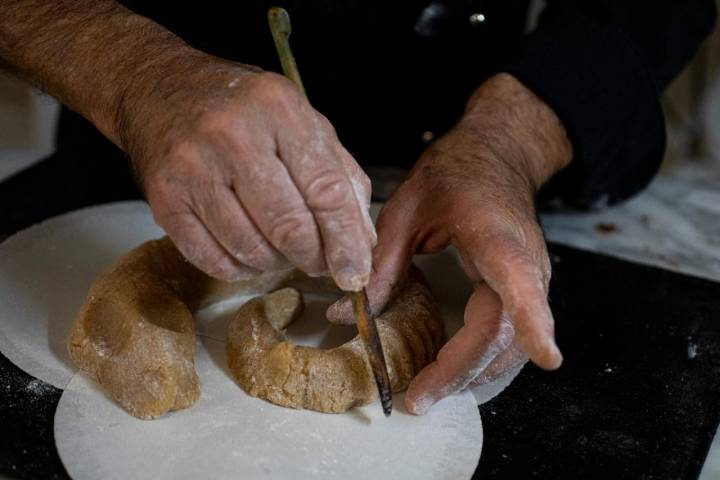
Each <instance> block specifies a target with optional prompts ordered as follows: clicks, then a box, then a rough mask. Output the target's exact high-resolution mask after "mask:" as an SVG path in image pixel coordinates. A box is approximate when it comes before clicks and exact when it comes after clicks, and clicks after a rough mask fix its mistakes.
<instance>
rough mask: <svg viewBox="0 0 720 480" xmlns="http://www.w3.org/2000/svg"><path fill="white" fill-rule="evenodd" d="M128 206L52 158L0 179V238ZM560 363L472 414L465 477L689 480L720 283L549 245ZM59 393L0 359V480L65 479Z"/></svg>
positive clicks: (89, 171)
mask: <svg viewBox="0 0 720 480" xmlns="http://www.w3.org/2000/svg"><path fill="white" fill-rule="evenodd" d="M128 198H139V194H138V192H137V191H136V190H135V189H134V188H133V187H132V184H131V183H130V181H129V175H128V173H127V169H126V168H125V167H124V165H122V164H121V163H118V162H115V163H114V164H103V163H101V162H98V161H95V159H92V158H86V159H83V158H78V157H77V156H72V157H69V156H67V155H64V154H59V155H56V156H54V157H52V158H50V159H48V160H47V161H45V162H43V163H41V164H39V165H37V166H35V167H32V168H31V169H29V170H27V171H24V172H23V173H21V174H19V175H16V176H15V177H12V178H10V179H8V180H6V181H5V182H2V183H0V205H2V206H3V207H2V211H1V212H2V213H0V238H2V237H3V236H6V235H9V234H12V233H14V232H15V231H17V230H19V229H21V228H24V227H26V226H28V225H31V224H32V223H35V222H37V221H40V220H42V219H44V218H48V217H50V216H53V215H57V214H59V213H62V212H66V211H69V210H73V209H76V208H79V207H82V206H87V205H94V204H100V203H106V202H110V201H116V200H124V199H128ZM550 250H551V254H552V259H553V264H554V278H553V282H552V289H551V306H552V309H553V312H554V314H555V318H556V322H557V337H558V343H559V345H560V347H561V349H562V350H563V353H564V355H565V363H564V365H563V367H562V368H561V369H560V370H559V371H558V372H554V373H547V372H543V371H541V370H539V369H537V368H535V367H533V366H531V365H528V366H527V367H526V368H525V369H524V370H523V371H522V372H521V374H520V375H519V376H518V377H517V379H516V380H515V381H514V382H513V383H512V385H510V386H509V387H508V388H507V390H505V391H504V392H503V393H502V394H501V395H500V396H499V397H497V398H495V399H494V400H492V401H490V402H488V403H487V404H485V405H483V406H481V407H480V411H481V413H482V419H483V426H484V429H485V444H484V446H483V452H482V458H481V460H480V464H479V466H478V469H477V472H476V474H475V476H474V477H473V478H483V479H500V478H513V479H514V478H547V479H551V478H552V479H555V478H573V479H576V478H603V479H607V478H642V479H646V478H647V479H650V478H663V479H664V478H681V479H685V478H688V479H689V478H697V476H698V473H699V472H700V469H701V467H702V463H703V461H704V459H705V456H706V454H707V451H708V448H709V446H710V442H711V441H712V437H713V434H714V432H715V430H716V428H717V426H718V422H719V421H720V284H717V283H713V282H708V281H705V280H700V279H696V278H691V277H688V276H684V275H679V274H676V273H671V272H667V271H664V270H660V269H656V268H650V267H644V266H640V265H636V264H632V263H629V262H624V261H621V260H616V259H612V258H609V257H605V256H602V255H596V254H592V253H587V252H582V251H578V250H574V249H571V248H567V247H562V246H559V245H551V246H550ZM61 393H62V391H61V390H58V389H56V388H54V387H51V386H49V385H46V384H44V383H42V382H40V381H38V380H35V379H33V378H32V377H30V376H29V375H27V374H25V373H24V372H22V371H20V370H19V369H18V368H17V367H15V366H14V365H13V364H11V363H10V362H9V361H8V360H7V359H6V358H5V357H4V356H2V355H0V425H1V426H2V433H1V434H0V474H5V475H9V476H11V477H17V478H27V479H45V478H66V477H67V473H66V472H65V470H64V468H63V466H62V463H61V462H60V459H59V457H58V454H57V450H56V448H55V444H54V440H53V427H52V425H53V415H54V412H55V408H56V406H57V403H58V401H59V398H60V395H61Z"/></svg>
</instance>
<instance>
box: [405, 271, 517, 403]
mask: <svg viewBox="0 0 720 480" xmlns="http://www.w3.org/2000/svg"><path fill="white" fill-rule="evenodd" d="M512 337H513V328H512V325H511V324H510V321H509V319H508V318H507V317H505V316H504V315H503V314H502V306H501V304H500V301H499V298H498V297H497V295H496V294H495V293H494V292H493V291H492V290H490V289H489V288H488V287H487V286H486V285H479V286H478V287H477V288H476V289H475V291H474V292H473V294H472V296H471V297H470V300H469V301H468V304H467V307H466V308H465V325H464V326H463V327H462V328H461V329H460V330H458V332H457V333H456V334H455V335H454V336H453V337H452V338H451V339H450V340H449V341H448V342H447V343H446V344H445V345H444V346H443V348H442V349H440V352H438V355H437V358H436V359H435V361H434V362H432V363H431V364H429V365H427V366H426V367H425V368H424V369H423V370H422V371H421V372H420V373H419V374H418V375H417V376H416V377H415V379H414V380H413V381H412V383H411V384H410V387H409V388H408V390H407V393H406V394H405V407H406V408H407V409H408V411H409V412H411V413H414V414H417V415H422V414H424V413H425V412H427V411H428V409H429V408H430V407H431V406H432V405H434V404H435V403H436V402H438V401H439V400H441V399H442V398H445V397H446V396H448V395H452V394H453V393H456V392H459V391H461V390H463V389H464V388H465V387H467V386H468V384H469V383H470V382H471V381H472V380H473V379H474V378H475V377H477V375H478V374H479V372H481V371H483V370H484V369H485V368H486V367H487V366H488V365H489V364H490V362H491V361H492V360H493V359H494V358H495V357H496V356H497V355H498V354H499V353H500V352H502V351H503V350H505V349H506V348H507V347H508V345H509V344H510V342H512Z"/></svg>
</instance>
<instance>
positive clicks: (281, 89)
mask: <svg viewBox="0 0 720 480" xmlns="http://www.w3.org/2000/svg"><path fill="white" fill-rule="evenodd" d="M253 95H254V96H255V98H256V99H258V100H259V101H261V102H262V103H263V104H265V105H268V106H271V107H276V108H279V109H283V110H285V109H289V108H291V107H292V106H293V105H297V104H298V102H299V100H300V92H299V91H298V88H297V87H296V86H295V84H293V83H292V82H291V81H290V80H288V79H287V78H285V77H283V76H282V75H278V74H275V73H262V74H260V75H258V76H257V77H256V79H255V82H254V84H253Z"/></svg>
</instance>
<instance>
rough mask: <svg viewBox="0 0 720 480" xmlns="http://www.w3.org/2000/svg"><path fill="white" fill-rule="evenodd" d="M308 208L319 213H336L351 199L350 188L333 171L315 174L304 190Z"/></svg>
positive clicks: (342, 178)
mask: <svg viewBox="0 0 720 480" xmlns="http://www.w3.org/2000/svg"><path fill="white" fill-rule="evenodd" d="M305 193H306V195H307V202H308V205H309V206H310V208H312V209H313V210H320V211H337V210H340V209H342V208H343V207H345V206H346V205H347V203H348V202H349V201H350V200H351V198H352V192H351V187H350V185H349V184H348V182H347V181H346V179H345V178H344V177H343V176H342V175H340V174H339V173H338V172H335V171H325V172H320V173H319V174H317V175H316V176H315V177H314V178H313V179H312V180H310V181H309V182H308V184H307V186H306V188H305Z"/></svg>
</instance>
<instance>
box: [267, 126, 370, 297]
mask: <svg viewBox="0 0 720 480" xmlns="http://www.w3.org/2000/svg"><path fill="white" fill-rule="evenodd" d="M289 121H292V120H289ZM297 121H298V122H300V121H302V119H298V120H297ZM313 127H315V128H313V129H312V131H311V132H310V134H309V136H308V137H304V136H303V135H293V136H287V135H285V136H283V137H282V138H280V139H279V141H278V150H279V154H280V158H281V159H282V161H283V163H284V164H285V165H286V166H287V169H288V171H289V172H290V175H291V176H292V179H293V180H294V182H295V185H297V188H298V189H299V191H300V192H301V194H302V196H303V198H304V200H305V203H306V204H307V206H308V207H309V208H310V210H311V211H312V214H313V216H314V218H315V221H316V223H317V226H318V228H319V230H320V234H321V237H322V243H323V247H324V254H325V260H326V263H327V265H328V268H329V269H330V273H331V275H332V277H333V278H334V279H335V282H336V283H337V284H338V286H339V287H340V288H341V289H343V290H346V291H358V290H360V289H361V288H362V287H364V286H365V285H366V284H367V281H368V278H369V277H370V269H371V266H372V256H371V254H372V237H371V235H370V233H369V232H368V231H367V228H366V224H365V220H364V216H363V215H364V214H363V211H364V209H365V205H364V204H363V205H361V204H360V203H359V202H358V199H357V197H356V195H355V189H354V187H353V185H352V182H351V180H350V178H349V177H348V175H347V173H346V172H345V166H344V165H343V163H342V161H341V159H340V158H339V157H338V154H337V152H338V151H339V150H340V148H341V147H340V145H339V142H337V138H336V137H335V136H334V133H333V132H328V131H326V130H325V129H324V128H322V126H319V124H317V121H315V125H313Z"/></svg>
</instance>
